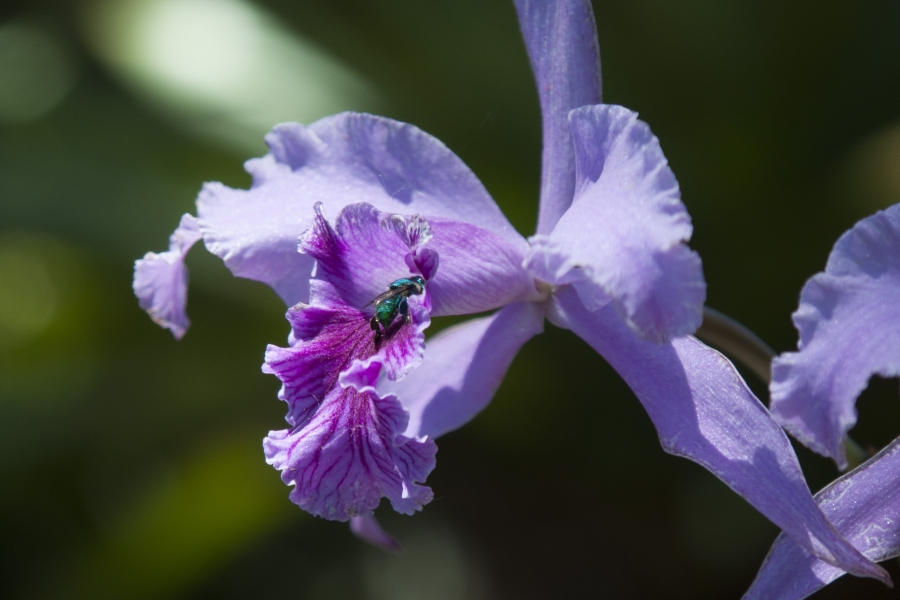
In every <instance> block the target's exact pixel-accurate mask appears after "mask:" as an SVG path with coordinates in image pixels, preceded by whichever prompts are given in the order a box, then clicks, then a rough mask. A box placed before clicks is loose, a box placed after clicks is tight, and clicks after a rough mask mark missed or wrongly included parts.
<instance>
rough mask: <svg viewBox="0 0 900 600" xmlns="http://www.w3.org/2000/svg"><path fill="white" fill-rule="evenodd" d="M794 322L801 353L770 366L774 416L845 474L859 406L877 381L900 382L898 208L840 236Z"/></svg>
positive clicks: (804, 295) (805, 291)
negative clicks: (849, 439)
mask: <svg viewBox="0 0 900 600" xmlns="http://www.w3.org/2000/svg"><path fill="white" fill-rule="evenodd" d="M793 317H794V325H795V326H796V327H797V330H798V331H799V332H800V343H799V348H800V351H799V352H789V353H785V354H782V355H781V356H779V357H778V358H777V359H775V361H774V362H773V363H772V385H771V391H772V415H773V416H774V417H775V419H776V420H777V421H778V422H779V423H781V424H782V426H784V428H785V429H787V430H788V431H789V432H790V433H791V434H792V435H793V436H794V437H796V438H797V439H798V440H800V441H801V442H803V443H804V444H805V445H806V446H808V447H809V448H811V449H813V450H815V451H816V452H818V453H819V454H822V455H824V456H830V457H831V458H833V459H834V460H835V461H836V462H837V463H838V466H840V467H841V468H842V469H845V468H846V467H847V455H846V451H845V449H844V443H845V441H846V437H847V431H848V430H850V428H852V427H853V425H854V424H855V423H856V408H855V404H856V398H857V397H858V396H859V394H860V393H861V392H862V391H863V390H864V389H865V388H866V386H867V385H868V382H869V378H870V377H871V376H872V375H873V374H876V373H877V374H879V375H882V376H884V377H895V376H897V375H900V204H898V205H895V206H893V207H891V208H889V209H887V210H886V211H884V212H878V213H876V214H874V215H872V216H871V217H868V218H867V219H863V220H862V221H860V222H859V223H857V224H856V225H855V226H854V227H853V229H851V230H850V231H848V232H847V233H845V234H844V235H843V236H841V238H840V239H839V240H838V242H837V244H835V246H834V250H832V252H831V256H829V258H828V265H827V266H826V268H825V272H824V273H819V274H818V275H815V276H814V277H813V278H812V279H810V280H809V281H808V282H807V283H806V285H805V286H804V287H803V292H802V294H801V295H800V307H799V308H798V309H797V312H795V313H794V315H793Z"/></svg>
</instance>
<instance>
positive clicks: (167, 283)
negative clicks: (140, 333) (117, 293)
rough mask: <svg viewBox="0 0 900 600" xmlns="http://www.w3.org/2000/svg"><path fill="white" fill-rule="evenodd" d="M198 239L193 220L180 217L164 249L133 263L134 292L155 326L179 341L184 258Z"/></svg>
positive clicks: (184, 323) (183, 320) (183, 328)
mask: <svg viewBox="0 0 900 600" xmlns="http://www.w3.org/2000/svg"><path fill="white" fill-rule="evenodd" d="M199 239H200V230H199V228H198V225H197V220H196V219H195V218H194V217H193V216H191V215H184V216H183V217H181V223H179V225H178V229H176V230H175V232H174V233H173V234H172V236H171V237H170V238H169V250H168V252H162V253H160V254H157V253H156V252H148V253H147V254H145V255H144V258H141V259H138V260H137V261H135V263H134V284H133V287H134V294H135V296H137V297H138V302H139V304H140V306H141V308H143V309H144V310H145V311H147V314H149V315H150V318H152V319H153V320H154V321H155V322H156V323H157V324H158V325H160V326H161V327H165V328H166V329H168V330H169V331H171V332H172V335H174V336H175V339H177V340H180V339H181V338H182V337H183V336H184V334H185V332H187V329H188V327H190V321H189V320H188V317H187V312H186V308H187V286H188V271H187V267H185V266H184V257H185V256H187V253H188V250H190V249H191V247H192V246H193V245H194V244H196V243H197V241H198V240H199Z"/></svg>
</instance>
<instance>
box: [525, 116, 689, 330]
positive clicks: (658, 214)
mask: <svg viewBox="0 0 900 600" xmlns="http://www.w3.org/2000/svg"><path fill="white" fill-rule="evenodd" d="M570 121H571V124H572V134H573V136H574V140H575V154H576V156H577V160H578V170H577V177H576V180H577V183H576V190H575V201H574V203H573V204H572V206H571V208H569V210H568V211H567V212H566V214H565V215H563V217H562V218H561V219H560V221H559V223H557V225H556V228H554V230H553V232H552V233H551V234H550V235H537V236H534V237H533V238H532V240H531V243H532V251H531V255H530V257H529V262H528V265H527V267H528V268H529V269H531V271H532V272H533V273H534V274H535V276H536V277H538V278H539V279H542V280H544V281H548V282H551V283H554V284H557V285H563V284H567V283H571V284H573V285H574V286H575V288H576V289H577V290H578V292H579V295H580V296H581V299H582V302H583V303H584V304H585V305H586V306H587V307H588V308H590V309H591V310H595V309H597V308H599V307H600V306H602V305H604V304H605V303H606V302H607V301H608V300H609V299H611V300H612V303H613V305H614V306H615V307H616V310H617V311H618V312H619V313H620V314H621V315H622V317H623V318H624V319H625V320H626V322H627V323H628V325H629V326H630V327H631V328H632V329H634V330H635V331H636V332H638V334H640V335H641V337H644V338H646V339H649V340H654V341H657V342H664V341H666V340H669V339H672V338H674V337H678V336H680V335H686V334H689V333H693V332H694V331H695V330H696V329H697V327H699V326H700V323H701V322H702V320H703V302H704V299H705V297H706V284H705V283H704V281H703V270H702V268H701V264H700V258H699V257H698V256H697V254H696V253H695V252H693V251H691V250H690V249H689V248H688V247H687V246H686V245H685V243H684V242H686V241H687V240H688V239H689V238H690V237H691V231H692V228H691V221H690V217H689V216H688V214H687V211H686V210H685V208H684V205H683V204H682V203H681V200H680V193H679V191H678V182H677V181H676V180H675V176H674V175H673V174H672V170H671V169H670V168H669V166H668V163H667V162H666V159H665V157H664V156H663V153H662V150H660V147H659V142H658V141H657V139H656V137H654V136H653V134H652V133H651V132H650V129H649V128H648V127H647V125H646V124H645V123H643V122H642V121H639V120H638V119H637V113H634V112H632V111H630V110H628V109H626V108H622V107H621V106H611V105H599V106H586V107H584V108H580V109H577V110H574V111H572V113H571V115H570Z"/></svg>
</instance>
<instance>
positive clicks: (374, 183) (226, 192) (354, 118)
mask: <svg viewBox="0 0 900 600" xmlns="http://www.w3.org/2000/svg"><path fill="white" fill-rule="evenodd" d="M266 143H267V144H268V145H269V149H270V153H269V154H268V155H267V156H265V157H263V158H261V159H255V160H251V161H248V162H247V165H246V168H247V171H248V172H249V173H250V174H251V175H252V176H253V185H252V186H251V188H250V189H249V190H234V189H230V188H228V187H226V186H224V185H222V184H219V183H212V184H207V185H205V186H204V188H203V190H202V191H201V192H200V196H199V197H198V199H197V210H198V217H199V219H200V225H201V231H202V233H203V239H204V242H205V243H206V246H207V248H209V250H210V251H211V252H212V253H213V254H215V255H216V256H219V257H220V258H222V259H223V260H224V261H225V264H226V265H227V266H228V268H229V269H231V271H232V272H233V273H234V274H235V275H237V276H239V277H246V278H249V279H254V280H257V281H262V282H263V283H267V284H268V285H270V286H272V287H273V288H274V289H275V291H276V292H277V293H278V294H279V295H280V296H281V298H282V299H283V300H284V301H285V303H287V304H288V305H293V304H296V303H297V302H305V301H306V300H307V297H308V289H309V288H308V286H309V277H310V273H311V271H312V266H313V261H312V260H311V259H310V258H309V257H308V256H302V255H298V253H297V252H296V244H297V239H298V238H299V237H300V235H301V234H302V233H303V232H304V231H306V230H307V229H309V228H310V226H311V225H312V223H313V219H314V216H315V213H314V211H313V206H315V205H316V203H318V202H322V203H323V204H324V213H325V214H326V215H327V216H328V217H330V218H334V217H335V216H336V215H337V213H338V211H339V210H340V209H341V208H343V207H344V206H346V205H348V204H355V203H359V202H367V203H369V204H372V205H374V206H375V207H376V208H378V209H380V210H382V211H385V212H391V213H401V214H407V215H409V214H416V213H418V214H421V215H424V216H426V217H428V216H435V217H444V218H447V219H453V220H457V221H463V222H467V223H471V224H474V225H477V226H479V227H481V228H484V229H487V230H489V231H492V232H494V233H495V234H497V235H498V236H500V237H502V238H504V239H506V240H507V241H508V242H509V243H510V244H512V245H514V246H517V247H519V248H520V249H521V250H522V251H523V252H524V250H525V248H526V247H527V245H526V242H525V240H524V239H523V238H522V236H520V235H519V234H518V233H517V232H516V231H515V229H514V228H513V227H512V225H510V223H509V221H507V220H506V217H504V216H503V213H502V212H501V211H500V209H499V208H498V207H497V205H496V203H495V202H494V201H493V199H491V197H490V196H489V195H488V193H487V191H486V190H485V189H484V186H483V185H482V184H481V182H480V181H478V179H477V178H476V177H475V175H474V174H473V173H472V172H471V171H470V170H469V168H468V167H466V165H465V164H464V163H463V162H462V161H461V160H460V159H459V158H458V157H457V156H456V155H455V154H453V153H452V152H451V151H450V150H449V149H448V148H447V147H446V146H445V145H444V144H443V143H442V142H440V141H439V140H437V139H436V138H434V137H432V136H430V135H428V134H426V133H425V132H423V131H421V130H420V129H418V128H416V127H414V126H412V125H408V124H405V123H400V122H397V121H392V120H390V119H385V118H383V117H376V116H372V115H366V114H359V113H342V114H339V115H335V116H332V117H327V118H325V119H322V120H320V121H317V122H316V123H313V124H312V125H310V126H309V127H304V126H303V125H300V124H297V123H286V124H283V125H278V126H276V127H275V128H274V129H273V130H272V132H271V133H270V134H269V135H268V136H266ZM388 283H389V282H388Z"/></svg>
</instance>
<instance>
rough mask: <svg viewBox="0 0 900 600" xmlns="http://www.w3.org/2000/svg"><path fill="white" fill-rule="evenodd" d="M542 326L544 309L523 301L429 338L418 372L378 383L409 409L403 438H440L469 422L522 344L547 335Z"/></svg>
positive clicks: (499, 380) (489, 395) (485, 400)
mask: <svg viewBox="0 0 900 600" xmlns="http://www.w3.org/2000/svg"><path fill="white" fill-rule="evenodd" d="M543 322H544V309H543V307H542V306H541V305H539V304H536V303H534V302H521V303H519V304H513V305H510V306H507V307H505V308H503V309H502V310H500V311H498V312H497V313H495V314H493V315H491V316H490V317H484V318H481V319H472V320H470V321H467V322H465V323H462V324H460V325H457V326H455V327H452V328H450V329H447V330H445V331H442V332H441V333H439V334H438V335H436V336H435V337H434V338H432V339H429V340H428V344H427V351H426V352H425V358H424V360H423V362H422V364H421V365H419V367H418V368H416V369H413V370H411V371H410V372H409V374H408V375H407V376H406V377H405V378H403V379H400V380H398V381H386V382H382V383H381V384H380V385H379V387H380V389H383V390H384V391H386V392H389V393H393V394H396V395H397V396H398V397H399V398H400V399H401V401H402V402H403V403H404V406H405V407H406V408H407V410H408V411H409V426H408V427H407V429H406V431H405V433H404V435H406V436H409V437H418V436H425V435H427V436H429V437H437V436H439V435H443V434H444V433H447V432H448V431H452V430H454V429H457V428H458V427H461V426H463V425H465V424H466V423H468V422H469V421H470V420H471V419H472V418H474V417H475V415H477V414H478V413H479V412H481V411H482V410H483V409H484V408H485V407H486V406H487V404H488V403H489V402H490V401H491V398H493V396H494V393H495V392H496V391H497V388H498V387H500V383H501V382H502V381H503V376H504V374H505V373H506V370H507V369H508V368H509V365H510V364H511V363H512V360H513V358H514V357H515V355H516V353H517V352H518V351H519V349H520V348H521V347H522V345H523V344H524V343H525V342H527V341H528V340H529V339H531V338H532V337H533V336H535V335H537V334H538V333H541V332H542V331H543V329H544V327H543Z"/></svg>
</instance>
